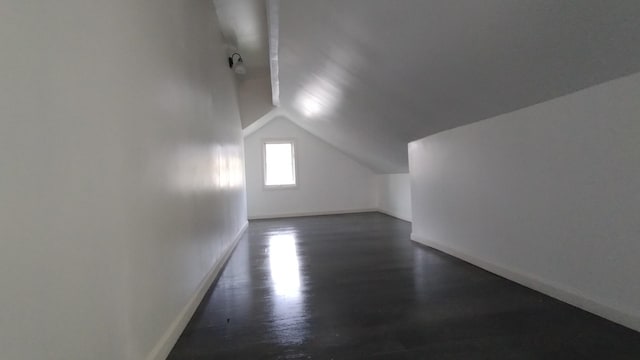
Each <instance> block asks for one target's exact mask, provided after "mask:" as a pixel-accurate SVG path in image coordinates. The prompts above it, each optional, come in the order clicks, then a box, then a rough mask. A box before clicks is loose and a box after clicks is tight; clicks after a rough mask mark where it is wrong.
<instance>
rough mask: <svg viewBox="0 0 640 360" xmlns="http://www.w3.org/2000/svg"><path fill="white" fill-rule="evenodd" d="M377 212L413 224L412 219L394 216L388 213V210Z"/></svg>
mask: <svg viewBox="0 0 640 360" xmlns="http://www.w3.org/2000/svg"><path fill="white" fill-rule="evenodd" d="M377 211H378V212H379V213H382V214H385V215H388V216H391V217H393V218H396V219H399V220H402V221H406V222H411V219H408V218H405V217H404V216H400V215H398V214H392V213H391V212H389V211H386V210H382V209H378V210H377Z"/></svg>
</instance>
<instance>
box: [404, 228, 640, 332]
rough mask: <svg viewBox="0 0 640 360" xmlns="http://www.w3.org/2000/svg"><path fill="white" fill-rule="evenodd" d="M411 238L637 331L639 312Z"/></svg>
mask: <svg viewBox="0 0 640 360" xmlns="http://www.w3.org/2000/svg"><path fill="white" fill-rule="evenodd" d="M411 240H413V241H415V242H417V243H420V244H423V245H426V246H428V247H431V248H434V249H436V250H439V251H442V252H444V253H447V254H449V255H451V256H454V257H456V258H458V259H461V260H464V261H466V262H468V263H470V264H472V265H475V266H477V267H480V268H482V269H484V270H487V271H489V272H491V273H494V274H496V275H499V276H501V277H504V278H506V279H508V280H511V281H514V282H516V283H518V284H520V285H524V286H526V287H528V288H531V289H533V290H536V291H539V292H541V293H543V294H546V295H549V296H551V297H554V298H556V299H558V300H560V301H563V302H565V303H568V304H570V305H573V306H575V307H578V308H580V309H583V310H585V311H588V312H590V313H593V314H596V315H598V316H601V317H603V318H605V319H608V320H611V321H613V322H616V323H618V324H620V325H623V326H626V327H628V328H631V329H633V330H636V331H640V314H637V313H635V312H634V311H633V310H624V309H619V308H614V307H611V306H609V305H605V304H604V302H603V301H599V300H597V299H593V298H589V297H587V296H585V295H584V294H581V293H580V292H579V291H577V290H575V289H571V288H568V287H566V286H564V285H562V284H558V283H556V282H553V281H550V280H547V279H542V278H540V277H537V276H534V275H531V274H526V273H523V272H520V271H517V270H514V269H509V268H508V267H505V266H502V265H499V264H496V263H492V262H489V261H485V260H482V259H479V258H477V257H475V256H473V255H469V254H468V253H466V252H465V251H462V250H459V249H456V248H453V247H450V246H449V245H445V244H442V243H439V242H436V241H433V240H429V239H426V238H423V237H421V236H419V235H416V234H415V233H411Z"/></svg>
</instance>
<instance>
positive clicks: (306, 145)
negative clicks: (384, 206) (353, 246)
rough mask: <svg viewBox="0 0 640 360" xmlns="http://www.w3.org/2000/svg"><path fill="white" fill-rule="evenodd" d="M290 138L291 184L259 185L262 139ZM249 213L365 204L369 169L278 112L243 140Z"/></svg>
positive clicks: (368, 203)
mask: <svg viewBox="0 0 640 360" xmlns="http://www.w3.org/2000/svg"><path fill="white" fill-rule="evenodd" d="M273 138H293V139H294V140H295V142H296V148H295V152H296V158H297V174H296V177H297V181H298V186H297V188H295V189H277V190H271V189H265V188H264V187H263V164H262V146H263V145H262V144H263V141H264V139H273ZM244 146H245V163H246V181H247V199H248V212H249V218H257V217H272V216H285V215H304V214H317V213H333V212H347V211H361V210H370V209H372V208H374V205H375V200H374V199H375V196H374V192H375V186H374V177H373V172H372V171H371V170H369V168H367V167H365V166H363V165H361V164H360V163H358V162H356V161H354V160H353V159H351V158H350V157H348V156H347V155H345V154H344V153H342V152H340V151H339V150H337V149H335V148H334V147H332V146H331V145H329V144H327V143H325V142H324V141H322V140H320V139H318V138H317V137H315V136H313V135H311V134H310V133H309V132H307V131H306V130H304V129H302V128H300V127H298V126H297V125H295V124H293V123H292V122H291V121H289V120H287V119H286V118H283V117H278V118H275V119H273V120H272V121H271V122H269V123H268V124H266V125H265V126H263V127H262V128H260V129H259V130H257V131H256V132H254V133H252V134H251V135H249V136H247V137H246V138H245V140H244Z"/></svg>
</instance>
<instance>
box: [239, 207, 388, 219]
mask: <svg viewBox="0 0 640 360" xmlns="http://www.w3.org/2000/svg"><path fill="white" fill-rule="evenodd" d="M366 212H378V209H373V208H368V209H353V210H336V211H317V212H299V213H288V214H274V215H254V216H249V220H264V219H281V218H293V217H306V216H323V215H341V214H355V213H366Z"/></svg>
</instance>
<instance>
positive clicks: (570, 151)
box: [409, 74, 640, 330]
mask: <svg viewBox="0 0 640 360" xmlns="http://www.w3.org/2000/svg"><path fill="white" fill-rule="evenodd" d="M638 99H640V74H634V75H632V76H628V77H625V78H621V79H618V80H615V81H611V82H607V83H604V84H601V85H598V86H595V87H591V88H589V89H586V90H583V91H580V92H577V93H574V94H571V95H568V96H564V97H561V98H557V99H554V100H551V101H548V102H545V103H541V104H538V105H535V106H532V107H529V108H526V109H522V110H519V111H516V112H513V113H509V114H505V115H501V116H498V117H495V118H491V119H489V120H485V121H482V122H479V123H475V124H472V125H467V126H463V127H460V128H456V129H453V130H449V131H445V132H442V133H439V134H436V135H433V136H429V137H426V138H424V139H421V140H417V141H415V142H412V143H410V144H409V158H410V169H411V189H412V207H413V238H414V239H415V240H418V241H422V242H425V243H428V244H432V245H434V246H436V247H439V248H442V249H448V250H449V251H450V252H452V253H457V254H458V255H460V256H462V257H466V258H467V259H471V260H472V261H473V260H474V259H475V262H476V263H479V264H484V265H486V266H487V267H488V268H493V269H494V270H497V271H498V272H501V273H502V274H503V275H505V276H507V277H511V278H515V279H516V280H520V281H521V282H524V283H528V284H530V285H533V286H538V288H540V289H542V290H543V291H546V292H548V293H551V294H552V295H554V296H558V297H560V298H562V299H564V300H566V301H570V302H572V303H574V304H576V305H579V306H581V307H583V308H586V309H588V310H591V311H593V312H596V313H599V314H600V315H603V316H605V317H608V318H610V319H612V320H614V321H618V322H620V323H623V324H625V325H627V326H630V327H633V328H635V329H637V330H640V282H639V281H638V270H639V268H638V257H639V256H640V241H638V240H639V239H638V236H639V234H640V221H639V215H640V190H639V187H638V185H639V184H640V166H638V164H640V141H639V139H640V121H639V118H640V101H638Z"/></svg>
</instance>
